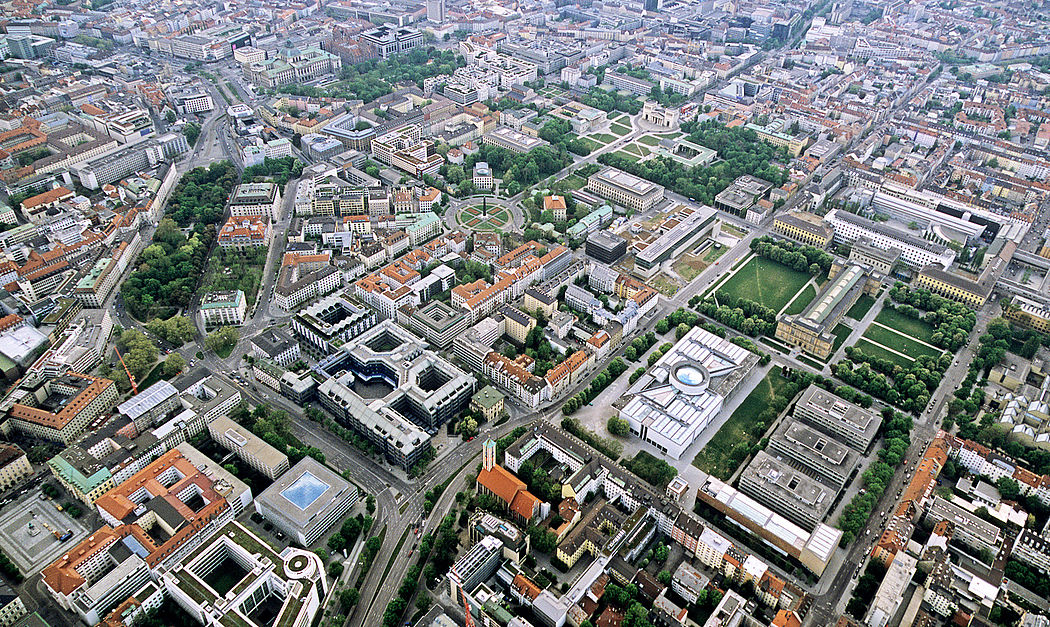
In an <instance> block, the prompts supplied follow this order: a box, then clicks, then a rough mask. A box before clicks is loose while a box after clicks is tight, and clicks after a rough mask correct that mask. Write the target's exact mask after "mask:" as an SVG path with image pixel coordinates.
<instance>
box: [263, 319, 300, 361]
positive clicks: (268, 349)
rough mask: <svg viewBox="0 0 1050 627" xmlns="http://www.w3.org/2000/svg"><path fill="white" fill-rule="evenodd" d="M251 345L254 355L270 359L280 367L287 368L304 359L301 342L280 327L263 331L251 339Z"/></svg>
mask: <svg viewBox="0 0 1050 627" xmlns="http://www.w3.org/2000/svg"><path fill="white" fill-rule="evenodd" d="M251 344H252V354H253V355H255V356H256V357H261V358H263V359H268V360H270V361H272V362H273V363H275V364H277V365H278V366H284V367H286V368H287V367H288V366H291V365H292V364H294V363H295V362H297V361H299V358H300V357H302V352H301V351H300V350H299V342H298V341H296V339H295V338H294V337H292V336H291V334H289V333H288V332H287V331H285V330H284V329H281V328H280V327H273V328H269V329H266V330H265V331H262V332H261V333H259V334H258V335H256V336H255V337H253V338H252V339H251Z"/></svg>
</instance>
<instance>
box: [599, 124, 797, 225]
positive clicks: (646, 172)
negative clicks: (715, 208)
mask: <svg viewBox="0 0 1050 627" xmlns="http://www.w3.org/2000/svg"><path fill="white" fill-rule="evenodd" d="M682 130H684V131H686V132H687V133H689V136H688V139H689V141H691V142H693V143H696V144H700V145H701V146H706V147H707V148H710V149H711V150H714V151H715V152H717V153H718V157H719V159H718V160H717V161H715V162H714V163H712V164H711V165H697V166H693V167H692V168H687V167H686V166H684V165H682V164H681V163H679V162H678V161H675V160H674V159H671V158H670V157H656V158H655V159H648V160H646V161H636V160H633V159H628V158H626V157H623V156H620V155H617V154H615V153H606V154H603V155H600V156H599V157H598V161H599V162H600V163H602V164H604V165H610V166H613V167H615V168H619V169H621V170H623V171H625V172H630V173H631V174H634V175H635V176H639V177H641V178H644V179H646V180H649V181H652V182H654V183H657V184H659V185H663V186H664V187H666V188H667V189H669V190H671V191H674V192H677V193H679V194H681V195H683V196H686V197H689V198H695V199H696V200H697V201H698V202H701V203H704V204H706V205H710V204H713V203H714V199H715V196H717V195H718V194H719V193H720V192H721V191H722V190H724V189H725V188H726V187H729V184H730V183H732V182H733V181H734V180H736V179H737V178H738V177H740V176H742V175H744V174H751V175H753V176H757V177H758V178H760V179H764V180H766V181H769V182H770V183H773V185H774V186H777V187H779V186H780V185H783V184H784V183H785V182H786V181H787V172H785V171H784V170H783V169H782V168H780V167H779V166H777V165H776V164H774V163H773V161H775V160H784V161H786V160H787V155H786V154H785V153H784V151H783V149H781V148H776V147H774V146H772V145H770V144H767V143H765V142H763V141H761V140H759V139H758V135H756V134H755V132H754V131H753V130H751V129H748V128H743V127H733V128H729V127H727V126H724V125H722V124H721V123H719V122H716V121H714V120H709V121H706V122H701V123H699V124H697V123H695V122H691V123H690V122H687V123H686V124H683V125H682Z"/></svg>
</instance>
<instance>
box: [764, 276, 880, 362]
mask: <svg viewBox="0 0 1050 627" xmlns="http://www.w3.org/2000/svg"><path fill="white" fill-rule="evenodd" d="M879 286H880V283H879V281H877V280H873V279H871V277H869V276H868V272H867V271H866V269H865V268H863V267H861V266H858V265H850V266H848V267H847V268H845V269H844V270H843V271H842V272H839V273H838V274H837V275H836V276H835V278H834V279H833V280H831V281H829V282H828V284H827V285H826V286H825V287H824V289H823V290H821V292H820V293H819V294H817V297H816V298H814V299H813V301H812V302H810V304H809V305H807V306H806V308H805V309H804V310H803V311H802V313H800V314H798V315H792V314H786V313H785V314H784V315H782V316H780V319H779V320H778V321H777V330H776V338H777V339H778V340H781V341H784V342H787V343H788V344H790V345H791V346H798V347H799V348H801V349H802V350H803V351H805V352H807V353H809V354H810V355H813V356H814V357H816V358H817V359H822V360H826V359H828V358H829V357H831V354H832V352H834V351H835V349H836V348H838V345H837V344H838V339H837V337H836V336H835V334H834V330H835V326H836V325H838V323H839V321H840V320H842V317H843V316H844V315H846V312H847V311H849V310H850V308H851V307H853V305H855V304H856V302H857V300H859V299H860V297H861V296H862V295H864V294H872V295H874V294H876V293H877V292H878V289H879Z"/></svg>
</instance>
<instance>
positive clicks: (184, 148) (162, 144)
mask: <svg viewBox="0 0 1050 627" xmlns="http://www.w3.org/2000/svg"><path fill="white" fill-rule="evenodd" d="M189 150H190V145H189V143H188V142H187V141H186V137H185V136H184V135H183V134H182V133H167V134H164V135H161V136H159V137H151V138H149V139H147V140H146V141H142V142H135V143H130V144H120V145H115V146H113V147H112V148H110V149H108V150H105V151H104V152H100V153H98V154H93V155H92V156H90V157H89V158H86V159H84V160H82V161H80V162H78V163H76V164H75V165H73V166H72V167H71V168H70V176H73V175H75V176H76V178H77V179H79V180H80V184H81V185H83V186H84V187H86V188H88V189H92V190H94V189H101V188H102V187H103V186H104V185H108V184H110V183H113V182H115V181H119V180H120V179H122V178H124V177H127V176H129V175H132V174H136V173H138V172H145V171H146V170H149V169H151V168H155V167H157V166H160V165H162V164H165V163H168V162H170V161H171V160H173V159H174V158H175V157H177V156H179V155H181V154H183V153H186V152H189Z"/></svg>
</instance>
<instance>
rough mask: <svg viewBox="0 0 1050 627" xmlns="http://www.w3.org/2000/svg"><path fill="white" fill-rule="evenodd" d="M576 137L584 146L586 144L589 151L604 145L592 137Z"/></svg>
mask: <svg viewBox="0 0 1050 627" xmlns="http://www.w3.org/2000/svg"><path fill="white" fill-rule="evenodd" d="M578 139H579V140H580V142H581V143H583V145H584V146H587V148H589V149H590V150H591V152H594V151H595V150H598V149H599V148H601V147H602V146H604V144H602V143H599V142H596V141H594V140H593V139H588V138H586V137H580V138H578Z"/></svg>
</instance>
